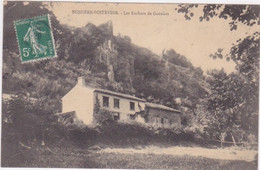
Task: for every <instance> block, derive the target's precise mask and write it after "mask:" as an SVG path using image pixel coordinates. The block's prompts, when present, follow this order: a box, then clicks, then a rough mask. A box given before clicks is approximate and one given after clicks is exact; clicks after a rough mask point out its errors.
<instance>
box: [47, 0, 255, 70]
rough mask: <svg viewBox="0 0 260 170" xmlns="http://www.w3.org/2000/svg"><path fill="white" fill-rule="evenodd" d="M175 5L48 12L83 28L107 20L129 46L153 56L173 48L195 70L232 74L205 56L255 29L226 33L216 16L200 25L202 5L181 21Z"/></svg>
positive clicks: (55, 7)
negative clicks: (109, 12) (134, 13)
mask: <svg viewBox="0 0 260 170" xmlns="http://www.w3.org/2000/svg"><path fill="white" fill-rule="evenodd" d="M177 7H178V6H177V5H176V4H129V3H128V4H127V3H124V4H123V3H120V4H119V3H82V2H81V3H70V2H56V3H52V6H51V7H50V9H51V10H52V11H53V12H54V14H55V15H56V17H57V19H58V20H59V21H60V22H61V23H62V24H67V25H70V26H73V27H84V26H85V25H86V24H87V23H88V22H91V23H93V24H95V25H99V24H102V23H105V22H107V21H109V20H111V21H112V23H113V29H114V35H118V34H119V33H120V34H121V35H127V36H129V37H130V38H131V40H132V43H134V44H136V45H139V46H142V47H146V48H148V49H150V50H151V51H153V52H154V53H156V54H159V55H160V54H161V53H162V51H163V50H164V49H165V50H169V49H174V50H175V51H176V52H177V53H179V54H181V55H184V56H185V57H187V58H188V60H189V61H191V63H192V64H193V65H194V66H195V67H201V68H202V70H203V71H207V70H210V69H221V68H224V70H225V71H226V72H228V73H230V72H232V71H234V68H235V64H234V63H233V62H227V61H226V60H221V59H217V60H214V59H212V58H210V57H209V55H210V54H212V53H215V52H216V51H217V49H218V48H223V49H224V51H223V53H224V54H226V53H228V52H229V49H230V47H231V46H232V43H235V42H236V40H238V39H239V38H243V37H245V36H247V35H249V34H250V33H253V32H255V31H256V27H248V26H245V25H243V24H240V25H238V30H236V31H230V27H229V24H228V21H227V20H224V19H219V18H217V17H215V18H213V19H211V20H210V21H208V22H207V21H203V22H200V21H199V19H198V17H199V16H201V15H202V6H199V7H198V8H195V9H194V11H193V12H194V17H193V19H192V20H185V18H184V15H183V14H181V13H178V12H177V11H176V10H175V9H176V8H177ZM72 10H88V11H92V12H94V11H98V10H109V11H118V15H108V14H107V15H104V14H75V13H72ZM127 12H129V13H130V14H131V12H136V13H137V12H140V13H143V12H145V13H148V12H151V13H152V14H153V12H156V13H159V12H161V13H168V15H125V13H127Z"/></svg>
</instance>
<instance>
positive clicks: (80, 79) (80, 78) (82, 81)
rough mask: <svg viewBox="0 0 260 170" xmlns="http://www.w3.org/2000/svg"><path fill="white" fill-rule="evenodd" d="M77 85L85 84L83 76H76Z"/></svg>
mask: <svg viewBox="0 0 260 170" xmlns="http://www.w3.org/2000/svg"><path fill="white" fill-rule="evenodd" d="M78 85H81V86H84V85H85V77H84V76H81V77H78Z"/></svg>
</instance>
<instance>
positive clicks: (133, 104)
mask: <svg viewBox="0 0 260 170" xmlns="http://www.w3.org/2000/svg"><path fill="white" fill-rule="evenodd" d="M130 110H135V103H134V102H130Z"/></svg>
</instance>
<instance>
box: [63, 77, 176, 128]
mask: <svg viewBox="0 0 260 170" xmlns="http://www.w3.org/2000/svg"><path fill="white" fill-rule="evenodd" d="M97 102H99V105H100V107H101V108H103V109H106V110H108V111H110V112H111V113H112V114H113V118H114V119H115V120H119V121H126V122H127V121H138V122H142V123H150V124H156V125H158V124H161V125H171V124H174V123H179V124H180V122H181V121H180V113H181V112H180V111H178V110H175V109H173V108H169V107H167V106H163V105H158V104H153V103H147V102H146V101H145V100H144V99H141V98H138V97H135V96H131V95H128V94H123V93H118V92H113V91H110V90H104V89H98V88H92V87H88V86H87V85H86V84H85V80H84V78H83V77H79V78H78V82H77V84H76V85H75V86H74V87H73V88H72V89H71V90H70V91H69V92H68V93H67V94H66V95H65V96H64V97H63V98H62V113H63V114H64V115H65V114H67V113H72V112H73V113H75V116H76V117H77V119H79V120H82V121H83V122H84V123H85V124H87V125H89V124H91V123H92V122H93V119H94V107H95V105H96V104H97Z"/></svg>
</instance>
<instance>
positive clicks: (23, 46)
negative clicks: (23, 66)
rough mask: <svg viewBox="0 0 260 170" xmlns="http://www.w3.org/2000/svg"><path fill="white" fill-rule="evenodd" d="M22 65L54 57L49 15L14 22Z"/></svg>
mask: <svg viewBox="0 0 260 170" xmlns="http://www.w3.org/2000/svg"><path fill="white" fill-rule="evenodd" d="M14 26H15V30H16V36H17V41H18V45H19V50H20V54H21V60H22V63H25V62H30V61H35V60H41V59H46V58H54V57H56V51H55V42H54V38H53V34H52V29H51V22H50V17H49V15H43V16H37V17H34V18H28V19H22V20H17V21H14Z"/></svg>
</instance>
